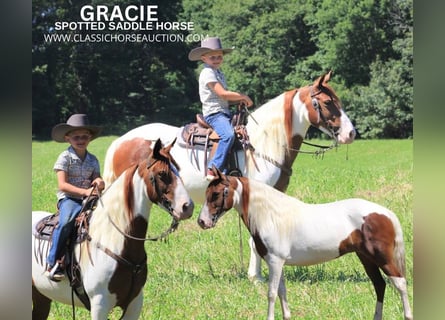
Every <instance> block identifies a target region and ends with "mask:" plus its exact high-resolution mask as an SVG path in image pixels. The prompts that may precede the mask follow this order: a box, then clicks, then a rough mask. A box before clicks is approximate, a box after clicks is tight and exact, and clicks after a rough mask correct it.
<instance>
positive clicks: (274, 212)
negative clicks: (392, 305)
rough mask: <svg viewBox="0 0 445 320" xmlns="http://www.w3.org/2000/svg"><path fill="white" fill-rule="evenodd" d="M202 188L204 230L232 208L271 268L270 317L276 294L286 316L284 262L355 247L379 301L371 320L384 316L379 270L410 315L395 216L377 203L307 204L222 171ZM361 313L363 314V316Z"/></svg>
mask: <svg viewBox="0 0 445 320" xmlns="http://www.w3.org/2000/svg"><path fill="white" fill-rule="evenodd" d="M213 170H214V172H215V174H216V175H217V178H216V179H214V180H213V181H211V182H210V184H209V186H208V188H207V190H206V202H205V204H204V206H203V207H202V209H201V213H200V214H199V217H198V224H199V225H200V226H201V227H202V228H203V229H209V228H213V227H214V226H215V225H216V223H217V221H218V219H219V218H221V216H222V215H223V214H224V213H226V212H227V211H228V210H230V209H231V208H235V209H236V210H237V211H238V213H239V215H240V217H241V219H242V220H243V222H244V224H245V226H246V227H247V229H248V230H249V232H250V235H251V237H252V238H253V240H254V241H255V245H256V248H257V250H258V253H259V254H260V255H261V257H262V258H263V259H264V260H265V261H266V263H267V265H268V267H269V291H268V299H269V306H268V316H267V319H269V320H271V319H274V306H275V300H276V297H277V294H278V296H279V298H280V302H281V309H282V313H283V319H290V310H289V307H288V303H287V298H286V287H285V282H284V274H283V266H284V265H294V266H307V265H314V264H319V263H322V262H326V261H329V260H332V259H335V258H338V257H340V256H342V255H344V254H346V253H350V252H355V253H356V254H357V256H358V257H359V259H360V261H361V263H362V264H363V266H364V267H365V271H366V273H367V275H368V276H369V278H370V279H371V281H372V283H373V285H374V289H375V292H376V294H377V302H376V307H375V313H374V320H380V319H382V314H383V298H384V294H385V287H386V283H385V280H384V279H383V277H382V275H381V273H380V270H382V271H383V272H384V273H385V274H386V275H387V276H388V277H389V279H390V281H391V282H392V283H393V285H394V286H395V287H396V289H397V290H398V291H399V293H400V296H401V299H402V303H403V309H404V316H405V319H412V318H413V316H412V313H411V309H410V306H409V301H408V293H407V284H406V278H405V249H404V242H403V234H402V228H401V226H400V222H399V220H398V218H397V216H396V215H395V214H394V213H393V212H391V211H390V210H388V209H387V208H384V207H382V206H381V205H378V204H376V203H372V202H369V201H366V200H363V199H346V200H340V201H336V202H331V203H324V204H308V203H304V202H302V201H300V200H298V199H296V198H293V197H290V196H288V195H286V194H284V193H282V192H280V191H278V190H276V189H274V188H272V187H270V186H268V185H266V184H264V183H262V182H259V181H255V180H253V179H248V178H244V177H241V178H237V177H229V176H225V175H223V174H222V173H221V172H220V171H218V170H217V169H215V168H214V169H213ZM363 318H365V316H363Z"/></svg>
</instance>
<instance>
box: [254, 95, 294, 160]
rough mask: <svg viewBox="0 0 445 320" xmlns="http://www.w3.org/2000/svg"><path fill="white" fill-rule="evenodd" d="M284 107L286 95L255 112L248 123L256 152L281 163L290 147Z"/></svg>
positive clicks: (278, 97) (276, 98)
mask: <svg viewBox="0 0 445 320" xmlns="http://www.w3.org/2000/svg"><path fill="white" fill-rule="evenodd" d="M283 107H284V93H283V94H281V95H279V96H277V97H275V98H273V99H272V100H270V101H268V102H267V103H265V104H264V105H262V106H261V107H260V108H258V109H257V110H255V111H254V112H253V113H252V115H251V116H250V117H249V121H248V123H247V132H248V133H249V139H250V142H251V143H252V145H253V147H254V148H255V150H256V151H257V152H258V153H261V154H266V155H268V156H269V157H271V158H273V159H274V160H276V161H279V162H281V161H282V160H283V159H284V157H285V153H286V150H287V149H286V148H287V147H288V138H287V132H286V128H285V126H284V121H285V113H284V111H283ZM291 112H292V110H291ZM291 121H292V120H291ZM283 147H284V148H283Z"/></svg>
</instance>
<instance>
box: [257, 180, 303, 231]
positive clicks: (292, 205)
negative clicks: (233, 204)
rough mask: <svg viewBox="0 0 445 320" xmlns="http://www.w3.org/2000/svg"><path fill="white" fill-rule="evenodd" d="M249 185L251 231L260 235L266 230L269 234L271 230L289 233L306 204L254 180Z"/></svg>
mask: <svg viewBox="0 0 445 320" xmlns="http://www.w3.org/2000/svg"><path fill="white" fill-rule="evenodd" d="M249 184H250V185H251V187H250V188H249V194H250V197H249V223H250V228H251V230H258V231H259V232H260V234H264V232H266V231H267V230H269V231H267V232H270V229H271V228H273V229H275V230H279V231H280V232H281V233H283V232H284V233H286V232H288V231H289V232H290V229H291V228H292V226H293V224H294V223H295V222H296V221H298V219H297V218H296V217H297V216H298V215H299V214H300V211H301V208H302V207H303V206H305V205H306V204H305V203H304V202H302V201H300V200H298V199H296V198H293V197H290V196H288V195H286V194H284V193H282V192H279V191H278V190H276V189H274V188H272V187H271V186H269V185H266V184H263V183H260V182H257V181H256V180H253V179H250V180H249ZM265 194H267V197H265V196H264V195H265ZM277 203H279V204H280V205H279V206H278V205H277Z"/></svg>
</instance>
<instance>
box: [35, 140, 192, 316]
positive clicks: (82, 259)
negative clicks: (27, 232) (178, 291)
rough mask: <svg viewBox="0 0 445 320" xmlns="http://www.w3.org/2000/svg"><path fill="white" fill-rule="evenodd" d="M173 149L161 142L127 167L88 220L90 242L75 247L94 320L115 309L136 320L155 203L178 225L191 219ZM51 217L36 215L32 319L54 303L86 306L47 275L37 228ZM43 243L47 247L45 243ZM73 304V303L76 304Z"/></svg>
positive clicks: (45, 250) (63, 283)
mask: <svg viewBox="0 0 445 320" xmlns="http://www.w3.org/2000/svg"><path fill="white" fill-rule="evenodd" d="M172 146H173V144H171V145H169V146H167V147H162V144H161V142H160V140H158V141H157V142H156V143H155V146H154V148H153V151H151V149H150V148H149V147H148V145H147V150H148V152H147V154H148V156H147V157H145V158H144V160H143V161H141V162H139V163H136V164H134V165H132V166H131V167H129V168H128V169H127V170H125V172H124V173H123V174H122V175H121V176H120V177H119V178H118V179H116V180H115V181H114V182H113V183H112V184H111V185H110V186H109V187H108V188H107V189H106V190H105V191H104V192H103V194H102V196H101V198H100V199H99V202H98V204H97V207H96V209H95V210H94V213H93V215H92V217H91V220H90V226H89V231H88V234H89V236H90V239H89V240H88V241H84V242H82V243H80V244H76V245H75V255H76V260H77V261H79V264H80V270H81V278H82V280H83V285H84V288H85V292H86V294H87V296H88V298H89V303H90V306H91V307H90V311H91V319H93V320H105V319H107V315H108V313H109V312H110V311H111V309H112V308H114V307H116V306H119V307H120V308H122V310H123V316H122V318H121V319H138V318H139V315H140V312H141V308H142V302H143V297H142V294H143V290H142V289H143V286H144V284H145V281H146V279H147V255H146V252H145V249H144V241H143V240H144V237H145V234H146V232H147V228H148V223H149V217H150V209H151V207H152V205H153V203H155V204H158V205H159V206H160V207H162V208H163V209H165V210H166V211H168V212H169V213H170V215H171V216H172V217H173V219H174V220H177V221H179V220H182V219H188V218H190V217H191V216H192V214H193V209H194V204H193V201H192V200H191V198H190V197H189V195H188V193H187V191H186V189H185V188H184V185H183V183H182V180H181V178H180V177H179V176H178V169H177V168H178V167H177V164H176V162H175V161H174V160H173V158H172V157H171V155H170V149H171V148H172ZM48 215H50V213H49V212H43V211H34V212H33V214H32V224H33V228H32V229H33V236H32V252H33V254H32V301H33V310H32V318H33V319H34V320H37V319H47V317H48V314H49V311H50V306H51V301H52V300H54V301H59V302H62V303H65V304H69V305H71V303H72V301H73V302H74V305H75V306H78V307H86V306H85V305H83V303H82V302H81V301H80V300H79V299H78V298H77V296H76V295H74V297H72V291H71V287H70V283H69V280H68V279H67V278H65V279H64V280H62V281H60V282H53V281H51V280H49V279H48V278H47V276H46V275H45V270H46V256H47V254H48V250H49V245H50V243H49V242H48V241H44V240H39V239H37V238H36V237H35V236H34V230H35V224H36V223H37V222H38V221H40V220H41V219H42V218H44V217H46V216H48ZM42 241H43V242H42ZM72 299H74V300H72Z"/></svg>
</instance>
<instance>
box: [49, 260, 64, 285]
mask: <svg viewBox="0 0 445 320" xmlns="http://www.w3.org/2000/svg"><path fill="white" fill-rule="evenodd" d="M59 267H60V264H59V263H58V262H56V264H55V265H54V266H53V267H52V269H51V270H50V271H49V274H48V278H49V279H50V280H52V281H55V282H60V280H62V279H63V278H65V275H64V274H63V272H62V270H60V268H59Z"/></svg>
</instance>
